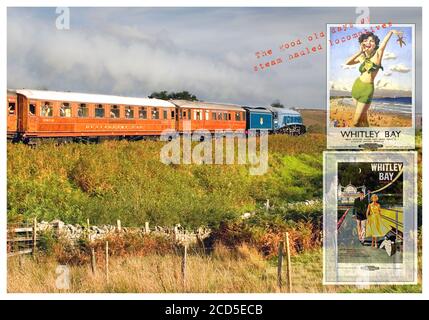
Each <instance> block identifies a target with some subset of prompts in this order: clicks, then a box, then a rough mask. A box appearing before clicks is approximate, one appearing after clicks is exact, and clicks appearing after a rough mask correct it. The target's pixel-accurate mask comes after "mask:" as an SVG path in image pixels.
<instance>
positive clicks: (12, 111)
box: [8, 102, 16, 115]
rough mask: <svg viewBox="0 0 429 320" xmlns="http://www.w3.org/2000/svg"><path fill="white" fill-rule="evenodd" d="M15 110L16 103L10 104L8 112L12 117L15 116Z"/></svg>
mask: <svg viewBox="0 0 429 320" xmlns="http://www.w3.org/2000/svg"><path fill="white" fill-rule="evenodd" d="M15 108H16V107H15V102H9V106H8V111H9V114H10V115H12V114H15V111H16V109H15Z"/></svg>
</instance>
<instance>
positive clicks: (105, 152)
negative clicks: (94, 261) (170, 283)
mask: <svg viewBox="0 0 429 320" xmlns="http://www.w3.org/2000/svg"><path fill="white" fill-rule="evenodd" d="M322 141H323V140H321V139H320V136H319V135H306V136H303V137H295V138H294V137H289V136H270V140H269V146H270V154H269V170H268V172H267V173H266V174H265V175H262V176H252V175H250V174H249V166H248V165H239V164H234V165H196V164H192V165H183V164H181V165H165V164H163V163H161V162H160V159H159V158H160V150H161V148H162V146H163V145H164V144H165V143H164V142H153V141H152V142H151V141H141V142H122V141H111V142H105V143H101V144H91V145H87V144H68V145H60V146H57V145H55V144H53V143H46V144H42V145H40V146H37V147H36V148H30V147H28V146H25V145H22V144H8V154H7V157H8V164H7V166H8V189H7V190H8V219H9V221H10V222H12V221H16V220H23V219H27V218H30V217H37V218H38V219H39V220H52V219H61V220H63V221H65V222H68V223H83V222H85V221H86V219H87V218H90V220H91V223H94V224H101V223H114V222H115V221H116V219H121V221H122V223H123V224H124V225H129V226H141V225H143V224H144V222H145V221H149V222H150V223H151V224H152V225H172V224H175V223H180V224H182V225H184V226H186V227H191V228H193V227H198V226H200V225H208V226H212V227H215V226H217V225H218V224H219V223H220V222H221V221H228V220H234V219H236V218H237V217H239V216H240V215H241V214H242V213H244V212H248V211H252V210H255V209H257V208H258V206H260V204H261V203H263V202H265V201H266V199H270V201H271V203H272V204H275V205H280V204H282V203H285V202H289V201H302V200H306V199H309V198H314V197H321V174H322V172H321V170H322V164H321V160H322V158H321V154H320V151H319V150H321V148H323V144H322ZM302 152H305V154H302Z"/></svg>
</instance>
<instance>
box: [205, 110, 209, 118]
mask: <svg viewBox="0 0 429 320" xmlns="http://www.w3.org/2000/svg"><path fill="white" fill-rule="evenodd" d="M209 117H210V113H209V111H208V110H206V120H209V119H210V118H209Z"/></svg>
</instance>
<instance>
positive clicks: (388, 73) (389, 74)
mask: <svg viewBox="0 0 429 320" xmlns="http://www.w3.org/2000/svg"><path fill="white" fill-rule="evenodd" d="M391 75H392V72H390V71H386V72H383V76H385V77H390V76H391Z"/></svg>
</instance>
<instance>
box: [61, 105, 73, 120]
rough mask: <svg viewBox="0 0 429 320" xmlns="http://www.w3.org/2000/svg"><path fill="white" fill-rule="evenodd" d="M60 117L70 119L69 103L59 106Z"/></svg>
mask: <svg viewBox="0 0 429 320" xmlns="http://www.w3.org/2000/svg"><path fill="white" fill-rule="evenodd" d="M60 117H66V118H70V117H71V107H70V103H68V102H63V103H62V104H61V106H60Z"/></svg>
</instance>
